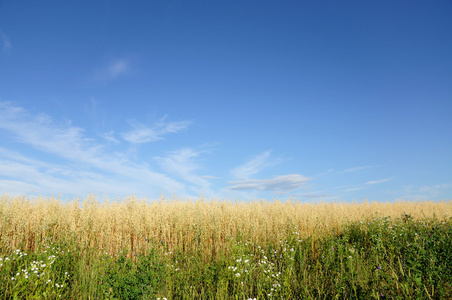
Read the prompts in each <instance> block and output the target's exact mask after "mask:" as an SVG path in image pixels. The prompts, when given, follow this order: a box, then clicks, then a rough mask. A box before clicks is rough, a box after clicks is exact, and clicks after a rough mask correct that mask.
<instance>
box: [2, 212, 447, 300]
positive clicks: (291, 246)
mask: <svg viewBox="0 0 452 300" xmlns="http://www.w3.org/2000/svg"><path fill="white" fill-rule="evenodd" d="M284 236H285V239H284V240H279V241H273V242H268V243H267V244H256V243H253V242H251V241H250V240H243V239H241V238H236V239H233V238H229V240H228V241H227V245H228V246H227V247H226V248H225V249H224V250H222V252H217V253H213V254H209V255H206V253H205V249H203V247H202V244H200V245H199V248H198V249H197V250H191V251H190V252H188V251H184V249H176V250H174V249H173V250H172V251H171V252H165V251H162V250H157V249H161V247H160V245H157V244H153V243H152V242H148V249H147V250H146V252H145V253H142V254H141V255H137V256H132V257H130V255H128V253H127V252H123V253H119V254H117V255H114V256H110V255H108V254H107V253H105V252H103V251H102V249H80V248H79V246H78V245H77V244H75V243H74V242H73V241H74V240H75V239H72V238H70V237H67V238H64V239H63V238H60V239H59V240H55V241H53V240H51V239H47V240H46V241H45V242H44V243H43V244H42V245H40V247H38V249H37V251H35V252H32V253H24V252H23V251H21V250H20V249H18V250H16V251H14V252H12V253H11V252H10V253H6V252H5V253H0V258H1V260H0V298H1V299H159V298H160V299H165V298H166V299H452V283H451V278H452V218H448V219H441V220H439V219H436V218H432V219H424V220H422V221H417V220H413V218H411V217H410V216H409V215H403V216H401V217H400V218H398V219H395V220H391V219H390V218H387V217H380V218H374V219H372V220H370V221H366V222H365V221H361V222H356V223H351V224H347V225H344V227H343V230H342V231H341V233H340V234H337V235H333V234H324V235H322V236H318V237H309V238H307V239H301V238H300V237H299V231H298V229H297V228H294V227H291V226H288V228H287V232H286V234H285V235H284ZM269 240H271V239H269ZM0 243H1V239H0ZM0 246H1V244H0ZM1 249H5V248H3V247H2V248H1Z"/></svg>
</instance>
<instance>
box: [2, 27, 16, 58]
mask: <svg viewBox="0 0 452 300" xmlns="http://www.w3.org/2000/svg"><path fill="white" fill-rule="evenodd" d="M0 46H1V48H2V52H3V53H5V52H7V51H10V50H11V49H12V48H13V45H12V44H11V41H10V40H9V38H8V36H7V35H6V34H5V33H4V32H3V31H1V30H0Z"/></svg>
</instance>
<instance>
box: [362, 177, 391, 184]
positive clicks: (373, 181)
mask: <svg viewBox="0 0 452 300" xmlns="http://www.w3.org/2000/svg"><path fill="white" fill-rule="evenodd" d="M392 179H393V178H392V177H390V178H384V179H380V180H369V181H367V182H366V183H365V184H379V183H385V182H388V181H391V180H392Z"/></svg>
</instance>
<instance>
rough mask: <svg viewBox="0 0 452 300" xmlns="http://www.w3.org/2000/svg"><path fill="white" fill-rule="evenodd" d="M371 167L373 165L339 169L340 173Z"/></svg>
mask: <svg viewBox="0 0 452 300" xmlns="http://www.w3.org/2000/svg"><path fill="white" fill-rule="evenodd" d="M372 167H373V166H360V167H354V168H349V169H345V170H343V171H341V173H350V172H357V171H362V170H365V169H369V168H372Z"/></svg>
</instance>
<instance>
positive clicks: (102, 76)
mask: <svg viewBox="0 0 452 300" xmlns="http://www.w3.org/2000/svg"><path fill="white" fill-rule="evenodd" d="M131 70H132V62H131V59H130V58H116V59H113V60H110V61H109V62H108V63H107V64H105V65H104V66H102V67H100V68H98V69H97V70H95V71H94V72H93V73H92V75H91V76H90V78H91V79H90V81H93V82H97V83H109V82H111V81H113V80H115V79H118V78H120V77H123V76H126V75H128V74H130V72H131Z"/></svg>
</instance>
